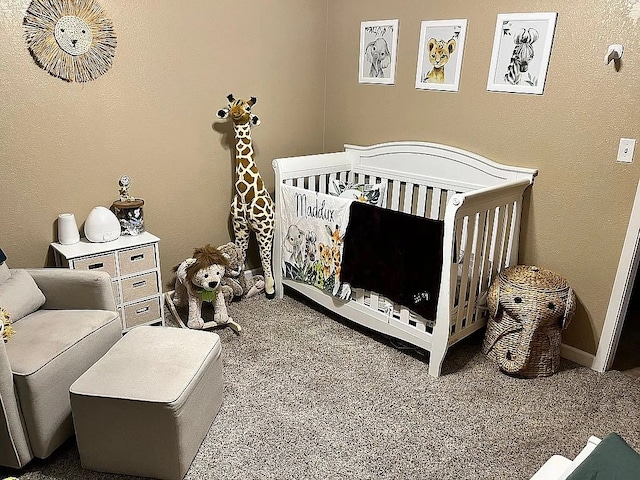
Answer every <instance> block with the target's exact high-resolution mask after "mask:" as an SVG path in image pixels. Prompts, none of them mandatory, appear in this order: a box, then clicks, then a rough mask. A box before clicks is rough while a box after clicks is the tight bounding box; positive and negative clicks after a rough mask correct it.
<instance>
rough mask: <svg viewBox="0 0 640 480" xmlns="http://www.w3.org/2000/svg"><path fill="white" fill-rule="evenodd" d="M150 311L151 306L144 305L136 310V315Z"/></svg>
mask: <svg viewBox="0 0 640 480" xmlns="http://www.w3.org/2000/svg"><path fill="white" fill-rule="evenodd" d="M148 311H149V307H143V308H139V309H137V310H136V315H140V314H141V313H146V312H148Z"/></svg>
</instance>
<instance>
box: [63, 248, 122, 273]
mask: <svg viewBox="0 0 640 480" xmlns="http://www.w3.org/2000/svg"><path fill="white" fill-rule="evenodd" d="M73 268H74V269H76V270H102V271H103V272H107V273H108V274H109V275H111V277H115V276H116V256H115V254H114V253H113V252H109V253H104V254H102V255H95V256H93V257H84V258H79V259H77V260H75V261H74V262H73Z"/></svg>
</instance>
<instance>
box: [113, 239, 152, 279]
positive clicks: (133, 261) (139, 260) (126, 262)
mask: <svg viewBox="0 0 640 480" xmlns="http://www.w3.org/2000/svg"><path fill="white" fill-rule="evenodd" d="M118 264H119V265H120V276H123V275H129V274H131V273H137V272H143V271H145V270H151V269H152V268H155V266H156V255H155V252H154V250H153V245H144V246H142V247H138V248H132V249H129V250H123V251H121V252H118Z"/></svg>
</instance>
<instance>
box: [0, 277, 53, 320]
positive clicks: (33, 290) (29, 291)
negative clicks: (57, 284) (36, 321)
mask: <svg viewBox="0 0 640 480" xmlns="http://www.w3.org/2000/svg"><path fill="white" fill-rule="evenodd" d="M10 272H11V275H10V277H9V278H8V279H7V280H5V281H4V282H2V283H0V306H2V307H4V308H5V309H6V310H7V311H8V312H9V314H10V315H11V320H12V321H13V323H15V322H17V321H18V320H20V319H21V318H23V317H25V316H26V315H29V314H30V313H33V312H35V311H36V310H38V309H39V308H40V307H41V306H42V305H44V302H45V301H46V299H45V297H44V294H43V293H42V291H41V290H40V289H39V288H38V285H36V282H35V281H34V280H33V278H32V277H31V275H29V273H27V271H26V270H21V269H12V270H10Z"/></svg>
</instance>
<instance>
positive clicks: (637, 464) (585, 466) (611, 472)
mask: <svg viewBox="0 0 640 480" xmlns="http://www.w3.org/2000/svg"><path fill="white" fill-rule="evenodd" d="M567 480H640V454H638V453H637V452H636V451H635V450H634V449H633V448H631V447H630V446H629V445H627V442H625V441H624V440H623V439H622V437H620V436H619V435H618V434H616V433H611V434H609V435H607V436H606V437H605V438H603V439H602V441H601V442H600V443H599V444H598V445H597V446H596V448H595V449H594V450H593V452H591V454H590V455H589V456H588V457H587V458H586V459H585V460H584V462H582V463H581V464H580V465H578V468H576V469H575V470H574V471H573V473H571V475H569V476H568V477H567Z"/></svg>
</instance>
